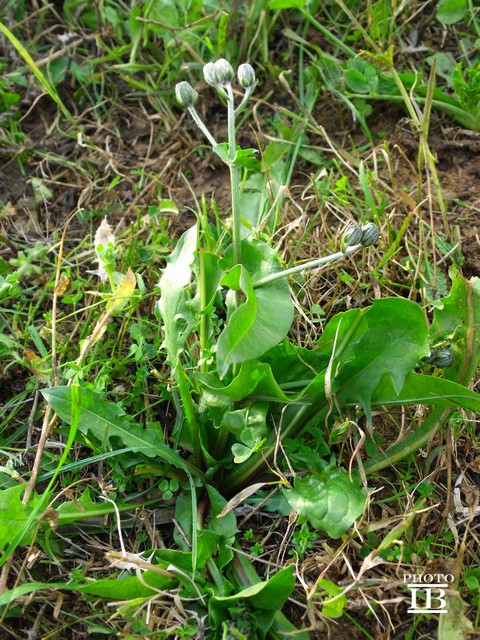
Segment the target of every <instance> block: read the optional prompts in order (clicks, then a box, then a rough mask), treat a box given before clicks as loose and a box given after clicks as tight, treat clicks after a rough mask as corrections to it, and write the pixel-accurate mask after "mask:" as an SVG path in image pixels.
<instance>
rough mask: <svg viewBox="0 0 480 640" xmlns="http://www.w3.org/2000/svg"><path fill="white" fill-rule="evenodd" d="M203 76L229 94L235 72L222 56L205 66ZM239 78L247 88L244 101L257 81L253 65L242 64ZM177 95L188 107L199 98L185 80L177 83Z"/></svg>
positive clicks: (209, 83)
mask: <svg viewBox="0 0 480 640" xmlns="http://www.w3.org/2000/svg"><path fill="white" fill-rule="evenodd" d="M203 77H204V78H205V82H206V83H207V84H208V85H210V86H211V87H214V88H215V89H217V91H219V92H220V93H222V94H224V95H227V94H228V92H229V91H231V86H232V81H233V79H234V77H235V72H234V70H233V67H232V65H231V64H230V63H229V62H228V60H225V58H220V59H219V60H216V61H215V62H208V63H207V64H206V65H205V66H204V67H203ZM237 80H238V84H239V85H240V86H241V87H242V88H243V89H245V98H244V100H243V101H242V103H243V102H245V100H246V99H247V98H248V97H249V96H250V94H251V93H252V91H253V89H254V88H255V84H256V82H257V79H256V77H255V71H254V70H253V67H252V65H250V64H241V65H240V66H239V67H238V70H237ZM175 96H176V98H177V102H178V104H179V105H180V106H181V107H183V108H188V107H191V106H193V105H194V104H195V102H196V101H197V98H198V93H197V92H196V91H195V89H194V88H193V87H192V85H191V84H190V83H189V82H186V81H183V82H179V83H178V84H177V85H176V87H175Z"/></svg>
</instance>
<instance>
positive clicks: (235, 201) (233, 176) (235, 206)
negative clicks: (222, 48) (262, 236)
mask: <svg viewBox="0 0 480 640" xmlns="http://www.w3.org/2000/svg"><path fill="white" fill-rule="evenodd" d="M226 90H227V107H228V159H229V164H228V167H229V169H230V186H231V191H232V194H231V195H232V222H233V259H234V262H235V264H242V246H241V244H240V242H241V221H240V211H239V203H240V172H239V169H238V167H236V166H235V158H236V156H237V144H236V135H235V99H234V97H233V90H232V85H231V84H227V85H226Z"/></svg>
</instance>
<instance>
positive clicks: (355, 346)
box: [320, 298, 430, 418]
mask: <svg viewBox="0 0 480 640" xmlns="http://www.w3.org/2000/svg"><path fill="white" fill-rule="evenodd" d="M337 327H338V332H337V335H336V339H335V342H334V345H335V346H334V345H333V344H332V343H331V339H332V330H331V329H329V332H327V334H329V335H328V339H329V341H330V344H331V348H332V353H333V358H332V366H331V389H330V390H329V391H330V392H331V393H332V394H335V395H336V397H337V401H338V402H339V403H340V405H345V404H352V403H356V404H361V405H362V406H363V408H364V410H365V413H366V414H367V416H368V418H370V417H371V404H372V394H373V392H374V391H375V389H376V388H377V386H378V384H379V383H380V380H381V379H382V378H383V376H384V375H388V376H389V377H390V378H391V381H392V384H393V388H394V389H395V391H396V393H397V394H398V393H400V391H401V389H402V386H403V383H404V380H405V377H406V376H407V375H408V374H409V373H410V371H411V370H412V369H413V368H414V367H415V366H416V364H417V363H418V362H419V361H420V359H421V358H422V357H423V356H425V355H428V354H429V353H430V348H429V344H428V330H427V326H426V324H425V318H424V316H423V311H422V309H421V308H420V307H419V306H418V305H416V304H415V303H413V302H411V301H409V300H405V299H403V298H385V299H383V300H376V301H375V302H374V303H373V305H372V306H371V307H369V308H368V309H366V310H365V311H363V312H362V313H361V316H360V315H358V313H357V314H352V315H347V314H344V315H343V317H342V318H341V320H339V321H338V323H337ZM325 340H326V337H325V336H324V337H322V340H321V341H320V342H321V345H320V346H322V344H323V345H325ZM328 344H329V343H328V342H327V346H328Z"/></svg>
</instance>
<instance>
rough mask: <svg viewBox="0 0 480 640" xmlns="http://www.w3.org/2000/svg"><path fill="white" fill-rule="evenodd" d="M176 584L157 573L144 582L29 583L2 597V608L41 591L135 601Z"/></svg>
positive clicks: (149, 573) (128, 578)
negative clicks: (58, 591) (69, 592)
mask: <svg viewBox="0 0 480 640" xmlns="http://www.w3.org/2000/svg"><path fill="white" fill-rule="evenodd" d="M173 584H175V583H174V582H173V581H172V580H171V579H168V578H167V577H165V576H163V575H161V574H159V573H156V572H155V571H144V572H142V580H141V581H140V580H139V579H138V578H137V576H131V575H130V576H129V575H126V576H125V577H124V578H119V577H115V578H106V579H104V580H94V581H92V582H89V583H87V584H80V583H78V582H68V583H62V582H52V583H49V582H29V583H26V584H22V585H20V586H19V587H15V588H14V589H11V590H9V591H6V592H5V593H2V594H1V595H0V606H4V605H6V604H10V603H11V602H13V601H14V600H16V599H17V598H19V597H21V596H24V595H27V594H28V593H33V592H35V591H39V590H40V589H55V590H57V589H63V590H64V591H75V592H77V593H88V594H90V595H94V596H99V597H100V598H108V599H109V600H110V599H114V600H133V599H134V598H139V597H148V596H152V595H154V594H155V593H158V590H163V589H166V588H168V587H171V586H172V585H173Z"/></svg>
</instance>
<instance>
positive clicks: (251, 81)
mask: <svg viewBox="0 0 480 640" xmlns="http://www.w3.org/2000/svg"><path fill="white" fill-rule="evenodd" d="M237 78H238V84H239V85H240V86H241V87H243V88H244V89H250V88H251V87H253V86H254V85H255V82H256V78H255V71H254V70H253V67H252V65H251V64H241V65H240V66H239V67H238V71H237Z"/></svg>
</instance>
